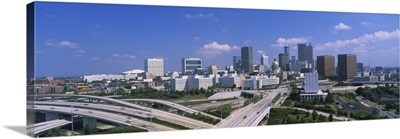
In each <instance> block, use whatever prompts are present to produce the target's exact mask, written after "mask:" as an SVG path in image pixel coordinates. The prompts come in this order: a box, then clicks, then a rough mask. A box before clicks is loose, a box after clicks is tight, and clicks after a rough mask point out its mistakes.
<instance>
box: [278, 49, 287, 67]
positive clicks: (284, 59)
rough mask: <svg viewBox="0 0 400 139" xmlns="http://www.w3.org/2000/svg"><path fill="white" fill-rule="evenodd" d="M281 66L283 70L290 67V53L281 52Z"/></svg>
mask: <svg viewBox="0 0 400 139" xmlns="http://www.w3.org/2000/svg"><path fill="white" fill-rule="evenodd" d="M278 62H279V67H281V70H283V71H287V70H288V68H289V67H287V66H288V65H289V55H288V54H282V53H280V54H279V61H278Z"/></svg>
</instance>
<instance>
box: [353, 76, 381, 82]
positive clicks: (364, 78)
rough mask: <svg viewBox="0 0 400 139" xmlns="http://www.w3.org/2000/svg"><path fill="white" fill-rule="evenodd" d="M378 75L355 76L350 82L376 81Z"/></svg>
mask: <svg viewBox="0 0 400 139" xmlns="http://www.w3.org/2000/svg"><path fill="white" fill-rule="evenodd" d="M378 79H379V78H378V76H355V77H353V79H352V82H378V81H379V80H378Z"/></svg>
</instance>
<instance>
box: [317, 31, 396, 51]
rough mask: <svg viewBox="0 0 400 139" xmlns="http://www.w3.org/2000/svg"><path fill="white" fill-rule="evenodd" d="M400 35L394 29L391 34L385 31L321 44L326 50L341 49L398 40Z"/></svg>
mask: <svg viewBox="0 0 400 139" xmlns="http://www.w3.org/2000/svg"><path fill="white" fill-rule="evenodd" d="M399 35H400V30H399V29H396V30H394V31H392V32H387V31H378V32H374V33H372V34H364V35H363V36H361V37H358V38H354V39H348V40H337V41H334V42H327V43H325V44H323V46H324V47H327V48H333V47H335V48H342V47H345V46H348V45H354V44H356V45H358V44H366V43H369V42H376V41H383V40H388V39H396V38H397V39H398V38H399Z"/></svg>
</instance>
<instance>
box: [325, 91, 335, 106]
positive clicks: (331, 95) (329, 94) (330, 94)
mask: <svg viewBox="0 0 400 139" xmlns="http://www.w3.org/2000/svg"><path fill="white" fill-rule="evenodd" d="M325 102H326V103H328V104H332V103H334V102H335V99H334V96H333V94H332V93H328V95H327V96H326V98H325Z"/></svg>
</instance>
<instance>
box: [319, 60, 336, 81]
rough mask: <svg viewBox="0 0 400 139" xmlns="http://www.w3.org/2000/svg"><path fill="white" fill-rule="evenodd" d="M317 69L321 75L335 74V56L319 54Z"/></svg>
mask: <svg viewBox="0 0 400 139" xmlns="http://www.w3.org/2000/svg"><path fill="white" fill-rule="evenodd" d="M317 71H318V75H319V76H320V77H328V76H332V75H335V74H336V72H335V56H332V55H323V56H317Z"/></svg>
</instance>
